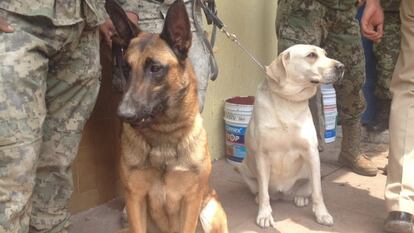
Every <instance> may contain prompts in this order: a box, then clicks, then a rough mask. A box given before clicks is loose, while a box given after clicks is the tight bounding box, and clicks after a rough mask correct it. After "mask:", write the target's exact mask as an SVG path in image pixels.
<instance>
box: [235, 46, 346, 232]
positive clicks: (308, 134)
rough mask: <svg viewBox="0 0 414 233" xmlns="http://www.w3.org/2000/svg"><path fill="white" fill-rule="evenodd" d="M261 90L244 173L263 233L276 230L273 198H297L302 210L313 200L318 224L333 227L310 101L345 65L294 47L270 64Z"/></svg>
mask: <svg viewBox="0 0 414 233" xmlns="http://www.w3.org/2000/svg"><path fill="white" fill-rule="evenodd" d="M266 69H267V75H268V77H267V78H266V79H265V80H264V81H263V83H261V85H260V86H259V87H258V90H257V95H256V100H255V103H254V109H253V113H252V118H251V120H250V122H249V125H248V128H247V133H246V147H247V151H248V153H247V157H246V158H245V159H244V161H243V163H242V165H241V167H240V169H239V170H240V173H241V174H242V176H243V179H244V181H245V182H246V183H247V185H248V186H249V188H250V190H251V191H252V192H253V194H257V201H258V204H259V211H258V215H257V219H256V222H257V224H258V225H259V226H261V227H269V226H274V220H273V216H272V208H271V206H270V198H271V199H277V198H279V197H286V196H287V197H289V196H290V197H293V200H294V202H295V204H296V205H297V206H299V207H303V206H306V205H307V204H308V203H309V197H310V196H312V202H313V212H314V214H315V216H316V221H317V222H318V223H320V224H324V225H332V224H333V218H332V216H331V215H330V214H329V212H328V210H327V209H326V206H325V203H324V201H323V197H322V190H321V174H320V161H319V152H318V140H317V137H316V130H315V126H314V125H313V121H312V115H311V112H310V109H309V107H308V100H309V99H310V98H311V97H312V96H313V95H314V94H315V93H316V90H317V87H318V85H319V84H322V83H332V82H335V81H337V80H338V79H340V78H341V77H342V76H343V73H344V65H343V64H342V63H340V62H338V61H336V60H333V59H330V58H328V57H326V53H325V51H324V50H323V49H321V48H319V47H316V46H312V45H294V46H292V47H290V48H288V49H287V50H285V51H284V52H282V53H281V54H280V55H279V56H278V58H277V59H276V60H275V61H273V62H272V64H271V65H270V66H268V67H266Z"/></svg>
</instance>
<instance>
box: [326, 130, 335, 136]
mask: <svg viewBox="0 0 414 233" xmlns="http://www.w3.org/2000/svg"><path fill="white" fill-rule="evenodd" d="M335 136H336V130H335V129H331V130H325V138H333V137H335Z"/></svg>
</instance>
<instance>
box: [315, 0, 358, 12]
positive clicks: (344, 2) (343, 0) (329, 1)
mask: <svg viewBox="0 0 414 233" xmlns="http://www.w3.org/2000/svg"><path fill="white" fill-rule="evenodd" d="M318 1H319V2H320V3H322V4H323V5H325V6H326V7H329V8H332V9H336V10H349V9H351V8H352V7H355V3H356V0H318Z"/></svg>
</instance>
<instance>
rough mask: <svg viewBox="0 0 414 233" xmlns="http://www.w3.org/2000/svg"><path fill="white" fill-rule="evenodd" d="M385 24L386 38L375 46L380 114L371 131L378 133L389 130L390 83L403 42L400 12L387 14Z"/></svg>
mask: <svg viewBox="0 0 414 233" xmlns="http://www.w3.org/2000/svg"><path fill="white" fill-rule="evenodd" d="M384 22H385V23H384V37H383V38H382V40H381V42H380V43H379V44H375V45H374V53H375V57H376V60H377V67H376V69H377V80H376V86H375V96H376V97H377V100H378V103H377V109H378V112H377V114H376V115H375V120H374V122H373V125H372V127H370V129H371V130H373V131H376V132H382V131H384V130H386V129H388V121H389V114H390V106H391V92H390V82H391V78H392V73H393V71H394V67H395V63H397V58H398V54H399V51H400V40H401V36H400V25H401V20H400V14H399V12H398V11H395V12H394V11H392V12H385V13H384Z"/></svg>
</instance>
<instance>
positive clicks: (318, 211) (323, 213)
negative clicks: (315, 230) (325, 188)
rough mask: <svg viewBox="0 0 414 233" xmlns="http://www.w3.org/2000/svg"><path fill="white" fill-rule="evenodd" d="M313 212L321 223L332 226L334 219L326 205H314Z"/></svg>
mask: <svg viewBox="0 0 414 233" xmlns="http://www.w3.org/2000/svg"><path fill="white" fill-rule="evenodd" d="M313 212H314V213H315V217H316V221H317V222H318V223H319V224H322V225H326V226H332V225H333V223H334V221H333V218H332V216H331V215H330V214H329V213H328V210H327V209H326V207H324V206H323V207H319V208H317V207H314V208H313Z"/></svg>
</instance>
